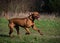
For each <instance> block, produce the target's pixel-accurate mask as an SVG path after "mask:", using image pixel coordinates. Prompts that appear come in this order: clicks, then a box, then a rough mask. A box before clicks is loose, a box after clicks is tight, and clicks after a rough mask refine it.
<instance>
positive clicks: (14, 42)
mask: <svg viewBox="0 0 60 43" xmlns="http://www.w3.org/2000/svg"><path fill="white" fill-rule="evenodd" d="M35 24H36V26H37V27H38V28H39V29H40V30H41V32H42V33H43V34H44V35H43V36H41V35H39V33H38V32H36V31H34V30H33V29H32V28H30V31H31V34H30V35H25V30H24V29H23V28H21V27H20V30H19V31H20V33H21V34H20V37H19V36H17V34H16V30H15V29H14V32H13V34H12V35H13V36H14V37H13V38H10V37H8V32H9V28H8V21H7V20H6V19H5V18H0V43H60V18H55V19H53V20H50V19H40V20H39V21H37V20H35Z"/></svg>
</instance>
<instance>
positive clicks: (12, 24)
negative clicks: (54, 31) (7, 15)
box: [8, 12, 43, 36]
mask: <svg viewBox="0 0 60 43" xmlns="http://www.w3.org/2000/svg"><path fill="white" fill-rule="evenodd" d="M38 18H40V14H39V13H38V12H31V13H30V15H29V16H28V17H25V18H12V19H9V20H8V21H9V24H8V27H9V29H10V31H9V36H12V35H11V34H12V32H13V28H15V29H16V31H17V34H18V35H19V26H20V27H23V28H24V29H25V30H26V34H30V30H29V28H30V27H32V29H34V30H36V31H37V32H39V34H40V35H43V34H42V33H41V32H40V30H39V29H38V28H37V27H36V26H35V23H34V20H35V19H37V20H38Z"/></svg>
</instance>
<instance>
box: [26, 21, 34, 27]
mask: <svg viewBox="0 0 60 43" xmlns="http://www.w3.org/2000/svg"><path fill="white" fill-rule="evenodd" d="M32 25H34V22H32V21H31V20H27V22H26V26H27V27H31V26H32Z"/></svg>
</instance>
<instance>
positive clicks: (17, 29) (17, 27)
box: [15, 26, 19, 35]
mask: <svg viewBox="0 0 60 43" xmlns="http://www.w3.org/2000/svg"><path fill="white" fill-rule="evenodd" d="M15 29H16V31H17V35H19V26H15Z"/></svg>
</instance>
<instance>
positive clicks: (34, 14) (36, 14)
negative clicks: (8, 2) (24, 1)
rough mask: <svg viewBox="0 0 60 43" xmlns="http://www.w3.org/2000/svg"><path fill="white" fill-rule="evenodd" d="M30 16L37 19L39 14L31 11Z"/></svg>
mask: <svg viewBox="0 0 60 43" xmlns="http://www.w3.org/2000/svg"><path fill="white" fill-rule="evenodd" d="M31 16H32V18H34V19H37V20H38V19H39V18H40V14H39V13H38V12H32V13H31Z"/></svg>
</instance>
